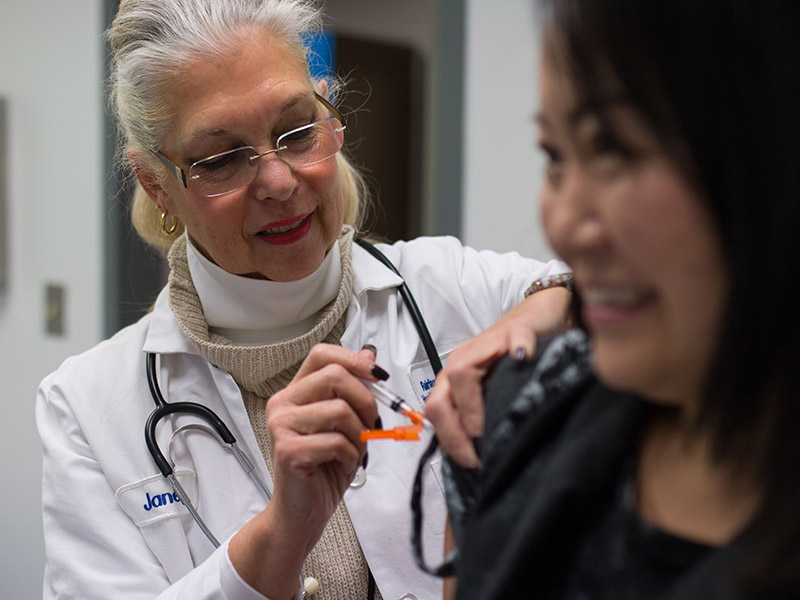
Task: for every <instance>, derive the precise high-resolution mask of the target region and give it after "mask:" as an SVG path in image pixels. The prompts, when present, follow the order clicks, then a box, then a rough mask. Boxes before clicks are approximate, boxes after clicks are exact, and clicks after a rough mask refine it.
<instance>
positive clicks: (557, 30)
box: [428, 0, 800, 600]
mask: <svg viewBox="0 0 800 600" xmlns="http://www.w3.org/2000/svg"><path fill="white" fill-rule="evenodd" d="M541 6H542V7H543V8H544V10H545V26H544V30H543V39H544V46H543V48H544V51H543V54H542V56H543V60H542V71H541V99H540V100H541V102H540V107H539V113H538V119H537V120H538V123H539V129H540V143H541V147H542V148H543V150H544V152H545V153H546V155H547V157H548V165H547V173H546V180H545V184H544V188H543V191H542V214H543V221H544V224H545V230H546V232H547V235H548V237H549V240H550V242H551V244H552V245H553V247H554V249H555V250H556V251H557V253H558V254H559V255H560V256H561V257H562V258H564V260H566V261H567V262H568V264H570V266H571V267H572V269H573V272H574V280H575V285H576V292H577V295H578V296H579V297H580V299H581V304H582V306H581V310H580V313H579V318H580V321H582V323H583V324H584V326H585V327H584V329H582V330H575V331H572V332H570V333H568V334H566V335H565V336H562V337H558V338H555V339H554V340H553V341H552V342H550V344H548V345H547V346H546V347H545V348H544V349H543V351H542V353H541V354H540V356H539V357H538V358H537V359H535V360H534V361H532V362H529V363H525V364H513V363H507V364H504V365H503V367H502V368H501V369H500V370H499V371H498V372H496V373H495V375H494V377H493V379H492V385H491V387H490V389H489V392H488V394H487V406H486V421H487V422H486V425H485V429H484V436H483V439H482V450H481V456H480V458H481V461H482V464H483V471H482V474H481V476H480V477H479V478H478V477H474V476H472V475H474V473H473V474H470V473H468V472H463V471H460V470H459V469H458V468H457V467H455V466H453V468H452V469H450V474H451V479H450V482H451V489H450V492H451V494H450V499H449V504H450V507H451V513H450V514H451V521H452V524H453V530H454V533H455V537H456V540H457V543H458V549H459V559H458V562H457V575H458V591H457V598H460V599H467V598H480V599H481V600H489V599H500V598H528V597H536V598H538V599H547V598H558V599H567V600H578V599H590V598H591V599H612V598H613V599H615V600H619V599H629V598H630V599H633V598H647V599H653V598H670V599H673V598H674V599H678V598H680V599H685V598H698V599H699V598H703V599H708V598H770V599H773V598H797V597H800V513H798V509H797V507H798V505H800V477H798V473H799V471H798V469H799V467H798V465H800V381H798V378H797V375H796V372H797V364H798V362H800V350H798V346H797V339H798V336H800V312H798V311H797V309H796V306H795V302H796V290H797V289H800V270H798V269H797V268H796V266H795V265H793V264H792V257H796V256H800V238H798V236H797V230H798V228H800V158H799V157H800V94H799V93H798V80H799V79H800V75H799V74H800V41H798V39H799V38H798V36H797V32H798V31H800V4H798V3H797V2H790V1H764V0H741V1H708V0H706V1H703V0H674V1H672V2H641V1H640V0H557V1H556V0H552V1H545V2H542V3H541ZM754 274H757V276H754ZM428 412H429V415H430V417H431V418H432V419H433V420H434V422H436V423H438V421H439V419H440V407H439V406H438V405H436V404H435V403H434V405H429V408H428ZM453 456H456V455H455V454H454V455H453ZM456 458H457V456H456Z"/></svg>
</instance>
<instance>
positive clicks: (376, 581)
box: [37, 0, 567, 600]
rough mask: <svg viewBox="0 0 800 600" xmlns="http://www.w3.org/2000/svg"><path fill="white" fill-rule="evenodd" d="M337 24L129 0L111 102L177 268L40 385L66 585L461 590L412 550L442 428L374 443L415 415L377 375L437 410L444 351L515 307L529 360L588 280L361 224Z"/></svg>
mask: <svg viewBox="0 0 800 600" xmlns="http://www.w3.org/2000/svg"><path fill="white" fill-rule="evenodd" d="M320 21H321V14H320V12H319V10H318V8H316V6H315V5H313V4H311V3H309V2H304V1H301V0H123V1H122V2H121V3H120V8H119V12H118V14H117V15H116V18H115V20H114V22H113V24H112V26H111V28H110V29H109V31H108V39H109V40H110V43H111V48H112V52H113V62H112V74H111V100H112V104H113V106H114V108H115V110H116V114H117V117H118V121H119V125H120V130H121V133H122V137H123V140H124V147H125V153H126V156H127V160H128V162H129V164H130V165H131V167H132V170H133V172H134V173H135V176H136V178H137V180H138V183H139V184H140V188H139V191H138V192H137V195H136V197H135V198H134V202H133V206H132V211H133V216H134V222H135V224H136V227H137V230H138V231H139V233H140V234H141V236H142V237H143V238H144V239H146V240H148V241H150V242H151V243H152V244H154V245H157V246H159V247H161V248H162V249H164V250H166V251H167V252H168V260H169V266H170V274H169V282H168V284H167V286H166V287H165V288H164V289H163V291H162V292H161V294H160V295H159V297H158V299H157V300H156V303H155V305H154V308H153V310H152V311H151V312H150V313H149V314H148V315H146V316H145V317H143V318H142V319H141V320H140V321H139V322H138V323H136V324H134V325H132V326H130V327H127V328H125V329H123V330H122V331H120V332H119V333H117V334H116V335H115V336H113V337H112V338H111V339H109V340H107V341H105V342H102V343H101V344H99V345H98V346H96V347H95V348H93V349H91V350H89V351H87V352H85V353H83V354H81V355H80V356H76V357H72V358H70V359H68V360H67V361H65V362H64V364H63V365H62V366H61V367H60V368H59V369H58V370H57V371H56V372H55V373H53V374H51V375H50V376H48V377H47V378H46V379H45V380H44V381H43V382H42V384H41V387H40V389H39V395H38V402H37V422H38V427H39V430H40V434H41V437H42V441H43V444H44V493H43V495H44V527H45V541H46V550H47V570H46V576H45V585H44V588H45V589H44V597H45V598H81V599H82V600H86V599H89V598H123V597H124V598H129V599H130V598H156V597H157V598H192V599H193V600H196V599H198V598H227V599H250V598H265V597H267V598H272V599H273V600H283V599H288V598H294V597H304V596H306V595H311V594H316V597H317V598H320V599H322V598H325V599H342V600H353V599H354V598H373V597H374V598H379V597H383V598H392V599H394V598H419V599H426V600H427V599H433V598H438V597H440V595H441V584H440V582H439V581H438V580H436V579H435V578H432V577H429V576H427V575H425V574H423V573H422V572H421V571H419V570H417V568H416V567H415V565H414V561H413V558H412V552H411V545H410V543H409V532H410V530H411V523H410V520H411V515H410V511H409V509H408V501H409V498H410V488H411V485H412V481H413V477H414V471H415V469H416V465H417V462H418V457H419V454H420V452H421V449H422V447H423V444H424V443H425V440H424V439H423V440H422V441H421V442H419V443H416V444H414V443H408V444H402V443H394V442H391V441H381V442H374V443H372V445H370V449H369V454H368V453H367V445H366V443H365V442H364V441H363V440H362V438H361V433H362V431H363V430H368V429H372V428H380V427H381V424H382V425H383V426H384V427H387V428H389V427H393V426H403V425H408V424H409V423H408V420H407V419H406V417H405V416H403V415H400V414H397V413H396V412H393V411H392V410H391V408H390V407H387V406H384V405H380V406H379V405H378V404H377V403H376V401H375V397H374V396H373V393H372V391H371V386H372V385H374V384H375V383H376V382H378V381H381V380H387V379H388V385H389V387H390V388H391V389H393V390H394V391H395V392H396V393H397V394H399V395H400V396H402V397H403V398H404V399H405V400H406V402H407V403H408V406H410V407H411V408H413V409H414V410H415V411H419V412H421V411H422V410H423V404H422V402H423V401H424V398H425V394H426V391H427V388H429V387H430V383H431V382H432V380H433V377H434V370H435V363H436V362H438V360H439V356H440V355H441V356H445V355H446V354H447V353H448V352H449V351H450V350H452V349H453V348H455V347H456V346H459V345H461V344H462V343H463V342H465V341H466V340H468V339H470V338H471V337H472V336H474V335H475V334H477V333H479V332H481V331H482V330H484V329H486V328H487V327H490V326H492V324H493V323H495V322H496V321H498V319H500V318H501V317H503V315H506V316H505V317H503V319H504V320H501V322H500V323H499V324H498V325H495V326H494V327H495V328H494V329H491V330H490V331H492V332H493V333H491V334H490V335H489V337H488V338H484V344H486V342H487V340H490V343H488V344H486V345H487V347H488V348H489V349H490V350H491V352H492V353H494V354H497V355H499V354H502V353H505V352H508V351H511V350H512V349H514V350H519V351H520V352H522V353H523V354H525V353H529V352H530V351H531V350H532V344H533V341H532V340H533V337H534V333H533V332H534V331H540V330H544V329H547V328H555V327H558V326H559V325H560V323H561V321H562V320H563V315H564V313H565V307H566V302H565V297H566V296H567V293H566V292H564V290H563V288H560V289H558V288H554V289H553V290H549V291H547V292H543V293H537V294H535V295H533V296H532V297H531V298H530V299H528V300H523V295H524V292H525V290H526V289H527V288H528V287H529V286H530V285H531V283H532V282H534V281H538V282H539V283H538V284H537V286H536V287H547V286H548V282H550V281H551V280H550V279H549V278H550V277H552V276H557V275H559V274H563V273H564V272H565V270H566V269H565V267H564V265H563V264H562V263H559V262H551V263H541V262H538V261H534V260H529V259H524V258H522V257H520V256H518V255H515V254H510V255H498V254H493V253H489V252H477V251H475V250H472V249H469V248H466V247H463V246H462V245H461V244H460V243H459V242H458V241H457V240H455V239H453V238H446V237H443V238H427V239H420V240H415V241H411V242H398V243H395V244H393V245H387V244H378V245H376V246H371V245H369V244H365V245H364V246H363V247H362V245H360V244H361V241H359V244H354V243H353V241H354V236H355V235H357V234H358V233H359V219H360V215H361V210H362V206H361V205H362V203H363V200H364V191H363V186H362V184H361V179H360V178H359V175H358V173H357V172H356V171H355V170H354V169H353V167H352V166H351V165H350V164H349V163H348V161H347V159H346V158H345V157H344V155H343V154H342V152H341V151H340V150H341V148H342V146H343V143H344V137H345V133H346V124H345V120H344V117H343V116H342V115H341V114H340V112H339V111H338V110H337V108H336V107H335V99H334V96H333V94H332V92H333V89H332V88H333V82H330V81H324V80H314V79H312V77H311V76H310V74H309V70H308V66H307V61H306V56H305V52H306V50H305V46H304V43H303V39H304V37H303V34H304V33H306V32H313V31H315V30H317V29H318V28H319V27H320ZM376 247H377V249H378V250H381V251H382V254H379V255H378V256H377V258H378V259H379V260H376V256H373V255H372V254H371V253H372V252H374V251H375V249H376ZM383 258H388V260H389V261H390V263H391V264H393V265H394V267H395V268H396V269H397V272H395V271H394V270H392V268H390V267H389V266H387V264H384V263H383V262H382V260H383ZM401 274H402V275H401ZM404 280H405V282H407V288H406V287H405V283H404ZM552 281H556V280H555V279H554V280H552ZM398 288H402V290H403V293H404V294H405V293H406V290H407V289H411V290H413V293H414V295H415V296H416V301H417V302H418V303H419V310H420V311H421V312H422V313H423V314H424V316H425V317H427V319H428V321H427V331H428V333H429V335H430V342H433V343H435V345H436V346H437V348H438V350H437V351H431V352H430V354H426V352H425V346H424V345H423V343H422V342H421V339H420V333H419V332H418V329H417V325H418V323H416V321H415V318H414V313H415V312H416V305H415V304H414V303H408V304H407V303H405V302H404V301H403V299H402V298H401V296H400V295H398ZM512 307H515V308H514V310H513V311H512V313H511V315H512V316H508V314H507V313H508V311H509V310H510V309H512ZM423 333H424V330H423ZM428 347H429V350H430V344H428ZM376 357H377V358H378V359H379V361H380V365H381V366H379V365H378V364H376V362H375V361H376ZM431 363H433V364H431ZM155 407H158V408H157V410H156V411H155V412H153V410H154V408H155ZM151 413H153V414H152V415H151ZM143 431H146V435H144V436H143ZM426 435H427V436H429V435H430V434H428V433H424V434H423V436H426ZM217 437H219V438H220V439H215V438H217ZM234 438H235V440H236V442H237V443H236V444H231V442H232V441H233V439H234ZM220 442H222V443H223V445H224V447H225V448H228V449H231V450H232V452H224V451H223V448H221V447H220ZM237 456H239V457H242V460H244V465H245V469H244V470H243V469H241V468H240V464H239V463H238V462H237V460H236V457H237ZM367 465H369V468H368V471H365V469H366V468H367ZM436 468H438V467H436ZM436 468H434V469H432V470H428V471H427V472H426V473H425V474H424V477H425V479H427V480H429V483H428V485H426V489H428V490H430V493H429V495H428V496H427V497H426V498H425V499H424V502H425V503H426V510H427V513H426V514H428V515H432V516H431V517H429V519H428V522H427V523H426V527H425V530H424V531H423V545H424V546H425V547H426V548H427V549H428V550H430V551H440V550H441V548H442V547H443V543H444V529H445V523H444V522H445V507H444V502H443V498H442V495H441V492H440V491H439V486H438V485H437V484H436V470H435V469H436ZM165 476H166V477H165ZM256 478H257V479H258V481H257V482H256V481H255V479H256ZM215 547H216V549H215ZM303 582H305V585H301V584H302V583H303Z"/></svg>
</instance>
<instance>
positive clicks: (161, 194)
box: [127, 150, 174, 214]
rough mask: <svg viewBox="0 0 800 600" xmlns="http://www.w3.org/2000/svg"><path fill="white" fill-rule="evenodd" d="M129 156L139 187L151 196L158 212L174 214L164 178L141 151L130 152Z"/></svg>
mask: <svg viewBox="0 0 800 600" xmlns="http://www.w3.org/2000/svg"><path fill="white" fill-rule="evenodd" d="M127 156H128V163H129V164H130V165H131V168H132V169H133V173H134V175H136V179H137V180H138V181H139V185H141V186H142V189H143V190H144V191H145V192H146V193H147V195H148V196H150V199H151V200H152V201H153V202H154V203H155V205H156V206H157V207H158V210H159V211H161V212H168V213H170V214H174V213H173V212H172V210H171V209H172V203H171V202H170V199H169V194H168V193H167V190H166V189H164V185H163V183H162V181H163V179H162V176H161V175H159V174H158V173H156V172H155V171H154V170H153V168H152V166H151V165H150V163H149V162H148V161H147V160H146V159H145V158H144V157H143V156H142V155H141V153H140V152H139V151H136V150H128V154H127Z"/></svg>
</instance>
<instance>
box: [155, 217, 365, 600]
mask: <svg viewBox="0 0 800 600" xmlns="http://www.w3.org/2000/svg"><path fill="white" fill-rule="evenodd" d="M352 240H353V229H352V228H350V227H345V228H344V229H343V230H342V234H341V236H340V237H339V248H340V251H341V260H342V283H341V285H340V288H339V293H338V295H337V297H336V298H334V300H333V301H332V302H330V303H329V304H328V305H327V306H326V307H325V308H324V309H323V310H322V311H321V313H320V315H319V317H318V319H317V320H316V323H315V324H314V326H313V327H312V328H311V330H310V331H308V332H307V333H305V334H304V335H301V336H299V337H297V338H295V339H292V340H287V341H284V342H279V343H276V344H268V345H263V346H241V345H235V344H234V343H233V342H231V341H230V340H228V339H227V338H224V337H222V336H220V335H218V334H215V333H211V332H209V327H208V323H207V322H206V319H205V316H204V315H203V307H202V304H201V302H200V298H199V296H198V294H197V290H196V289H195V286H194V283H193V282H192V278H191V274H190V271H189V265H188V262H187V258H186V238H185V237H181V238H180V239H178V240H176V241H175V243H174V244H173V246H172V249H171V250H170V252H169V265H170V275H169V286H170V287H169V303H170V307H171V309H172V311H173V313H175V316H176V317H177V319H178V322H179V323H180V326H181V328H182V329H183V331H184V333H185V334H186V336H187V337H188V338H189V339H190V340H192V342H193V343H194V344H195V345H196V346H197V349H198V351H199V352H200V354H201V355H202V356H203V357H204V358H206V359H207V360H208V361H209V362H210V363H211V364H213V365H214V366H216V367H218V368H220V369H223V370H224V371H227V372H228V373H230V374H231V375H232V376H233V378H234V380H235V381H236V383H237V384H238V385H239V388H240V390H241V392H242V398H243V399H244V406H245V408H246V410H247V414H248V416H249V418H250V424H251V425H252V427H253V431H254V432H255V437H256V440H257V441H258V445H259V448H260V450H261V453H262V455H263V457H264V460H265V461H266V463H267V467H268V469H269V471H270V474H272V457H271V452H270V440H269V431H268V429H267V412H266V405H267V401H268V400H269V397H270V396H271V395H272V394H274V393H275V392H277V391H279V390H281V389H283V388H284V387H286V385H288V384H289V382H290V381H291V380H292V377H294V375H295V373H296V372H297V370H298V368H299V367H300V363H301V362H302V361H303V359H304V358H305V357H306V355H307V354H308V352H309V351H310V350H311V347H312V346H314V344H317V343H319V342H326V343H330V344H338V343H339V342H340V340H341V336H342V333H343V332H344V326H345V314H346V311H347V306H348V304H349V303H350V299H351V297H352V293H353V285H352V284H353V270H352V261H351V246H352ZM303 576H304V577H309V576H312V577H315V578H316V579H317V580H318V581H319V583H320V588H319V591H318V592H317V594H316V595H315V596H314V598H315V600H358V599H361V598H366V597H367V563H366V560H365V559H364V554H363V552H362V550H361V546H360V545H359V543H358V539H357V538H356V534H355V530H354V529H353V524H352V523H351V521H350V515H349V514H348V512H347V508H346V506H345V504H344V502H340V503H339V506H338V507H337V509H336V511H335V512H334V514H333V516H332V517H331V519H330V520H329V521H328V524H327V526H326V527H325V530H324V531H323V533H322V536H321V537H320V540H319V542H317V545H316V546H315V547H314V548H313V550H312V551H311V552H310V553H309V555H308V557H307V558H306V561H305V564H304V567H303ZM375 597H376V598H380V592H378V591H377V590H376V596H375Z"/></svg>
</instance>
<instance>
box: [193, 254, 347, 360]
mask: <svg viewBox="0 0 800 600" xmlns="http://www.w3.org/2000/svg"><path fill="white" fill-rule="evenodd" d="M186 253H187V260H188V263H189V271H190V272H191V275H192V281H193V283H194V286H195V289H196V290H197V295H198V296H199V298H200V302H201V303H202V305H203V314H204V316H205V318H206V322H207V323H208V328H209V331H210V332H212V333H216V334H219V335H222V336H224V337H226V338H228V339H229V340H231V341H232V342H234V343H237V344H243V345H262V344H272V343H276V342H281V341H285V340H289V339H293V338H295V337H298V336H300V335H302V334H304V333H306V332H308V331H310V330H311V328H312V327H313V326H314V323H315V321H316V319H317V317H318V316H319V314H320V312H321V311H322V309H323V308H324V307H325V306H326V305H328V304H329V303H330V302H331V301H332V300H334V299H335V298H336V296H337V294H338V292H339V287H340V285H341V281H342V264H341V255H340V249H339V244H338V243H335V244H334V245H333V247H332V248H331V249H330V250H329V251H328V253H327V255H326V256H325V258H324V260H323V261H322V264H321V265H320V266H319V268H318V269H317V270H316V271H314V273H312V274H311V275H309V276H308V277H304V278H303V279H300V280H298V281H289V282H277V281H267V280H263V279H251V278H248V277H241V276H238V275H234V274H232V273H228V272H227V271H225V270H223V269H221V268H220V267H218V266H217V265H215V264H214V263H212V262H211V261H209V260H208V259H207V258H205V257H204V256H203V255H202V254H201V253H200V252H199V251H198V250H197V249H196V248H195V247H194V246H193V245H192V244H191V241H189V242H188V243H187V248H186Z"/></svg>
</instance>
